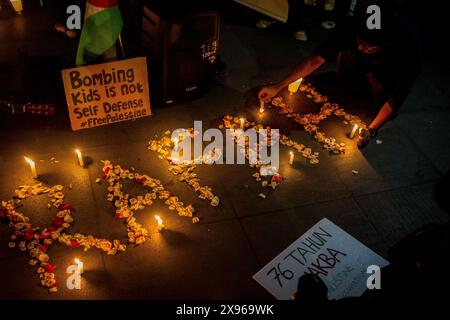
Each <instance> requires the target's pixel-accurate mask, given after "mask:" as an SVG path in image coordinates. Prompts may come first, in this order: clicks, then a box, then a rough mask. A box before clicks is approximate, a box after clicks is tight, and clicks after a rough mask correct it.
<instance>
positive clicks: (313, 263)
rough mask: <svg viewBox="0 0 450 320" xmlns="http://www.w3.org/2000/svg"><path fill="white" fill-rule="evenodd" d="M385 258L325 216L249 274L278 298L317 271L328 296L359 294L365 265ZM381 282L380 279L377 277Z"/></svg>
mask: <svg viewBox="0 0 450 320" xmlns="http://www.w3.org/2000/svg"><path fill="white" fill-rule="evenodd" d="M388 264H389V262H387V261H386V260H385V259H383V258H382V257H381V256H379V255H378V254H376V253H375V252H373V251H372V250H370V249H369V248H367V247H366V246H365V245H363V244H362V243H361V242H359V241H358V240H356V239H355V238H353V237H352V236H351V235H349V234H348V233H347V232H345V231H344V230H342V229H341V228H339V227H338V226H337V225H335V224H334V223H332V222H331V221H330V220H328V219H325V218H324V219H322V220H321V221H319V222H318V223H317V224H316V225H314V226H313V227H312V228H311V229H309V230H308V231H307V232H306V233H305V234H303V235H302V236H301V237H300V238H298V239H297V240H296V241H294V243H292V244H291V245H290V246H289V247H288V248H287V249H286V250H284V251H283V252H282V253H281V254H279V255H278V256H277V257H275V258H274V259H273V260H272V261H270V262H269V263H268V264H267V265H266V266H265V267H264V268H262V269H261V270H260V271H258V272H257V273H256V274H255V275H254V276H253V278H254V279H255V280H256V281H258V283H259V284H261V285H262V286H263V287H264V288H266V289H267V290H268V291H269V292H270V293H271V294H273V295H274V296H275V297H276V298H277V299H279V300H289V299H290V297H291V295H292V294H293V293H295V292H296V291H297V283H298V278H299V277H301V276H302V275H304V274H305V273H314V274H317V275H318V276H319V277H320V278H321V279H322V280H323V281H324V282H325V284H326V285H327V287H328V299H340V298H344V297H356V296H360V295H361V294H362V293H363V292H364V291H365V290H366V289H367V279H368V278H369V276H370V275H371V273H367V267H369V266H371V265H376V266H379V267H380V268H383V267H385V266H387V265H388ZM381 282H382V281H381Z"/></svg>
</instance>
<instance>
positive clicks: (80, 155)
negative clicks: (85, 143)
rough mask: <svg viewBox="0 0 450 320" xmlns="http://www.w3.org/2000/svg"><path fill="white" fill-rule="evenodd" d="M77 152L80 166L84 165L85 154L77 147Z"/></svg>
mask: <svg viewBox="0 0 450 320" xmlns="http://www.w3.org/2000/svg"><path fill="white" fill-rule="evenodd" d="M75 153H76V154H77V157H78V163H79V165H80V167H84V161H83V155H82V154H81V151H80V150H79V149H75Z"/></svg>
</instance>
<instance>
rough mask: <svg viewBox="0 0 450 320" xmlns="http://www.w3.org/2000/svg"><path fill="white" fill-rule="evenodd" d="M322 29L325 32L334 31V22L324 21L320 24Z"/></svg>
mask: <svg viewBox="0 0 450 320" xmlns="http://www.w3.org/2000/svg"><path fill="white" fill-rule="evenodd" d="M321 25H322V27H324V28H325V29H327V30H331V29H334V27H336V24H335V23H334V21H324V22H322V23H321Z"/></svg>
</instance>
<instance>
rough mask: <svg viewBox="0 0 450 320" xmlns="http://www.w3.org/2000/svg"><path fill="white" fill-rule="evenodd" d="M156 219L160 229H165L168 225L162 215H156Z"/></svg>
mask: <svg viewBox="0 0 450 320" xmlns="http://www.w3.org/2000/svg"><path fill="white" fill-rule="evenodd" d="M155 219H156V221H157V222H158V231H162V230H164V229H165V228H166V226H165V225H164V222H163V220H162V219H161V217H160V216H158V215H155Z"/></svg>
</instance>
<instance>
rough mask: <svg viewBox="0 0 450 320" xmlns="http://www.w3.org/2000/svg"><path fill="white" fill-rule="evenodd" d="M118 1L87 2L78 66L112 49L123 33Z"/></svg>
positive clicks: (79, 46) (99, 0)
mask: <svg viewBox="0 0 450 320" xmlns="http://www.w3.org/2000/svg"><path fill="white" fill-rule="evenodd" d="M122 26H123V21H122V16H121V14H120V9H119V5H118V3H117V0H87V4H86V12H85V16H84V25H83V30H82V31H81V37H80V43H79V45H78V52H77V61H76V64H77V66H81V65H84V64H87V63H89V62H90V61H92V60H94V59H95V58H97V57H99V56H101V55H102V54H103V53H105V52H106V51H107V50H108V49H110V48H111V47H112V46H113V45H114V44H115V42H116V40H117V38H118V37H119V35H120V32H121V31H122Z"/></svg>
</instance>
